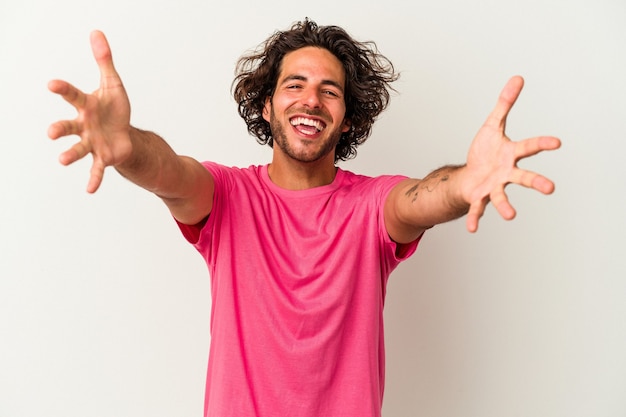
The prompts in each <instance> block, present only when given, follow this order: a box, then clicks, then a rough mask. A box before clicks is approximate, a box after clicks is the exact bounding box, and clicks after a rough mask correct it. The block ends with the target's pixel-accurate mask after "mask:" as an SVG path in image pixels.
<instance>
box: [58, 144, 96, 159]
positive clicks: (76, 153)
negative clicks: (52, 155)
mask: <svg viewBox="0 0 626 417" xmlns="http://www.w3.org/2000/svg"><path fill="white" fill-rule="evenodd" d="M90 151H91V148H90V146H89V145H88V143H87V142H86V141H83V140H81V141H80V142H78V143H76V144H74V145H73V146H72V147H71V148H70V149H68V150H67V151H65V152H63V153H62V154H61V155H59V162H60V163H61V164H63V165H70V164H72V163H74V162H76V161H78V160H79V159H82V158H84V157H85V156H86V155H87V154H88V153H89V152H90Z"/></svg>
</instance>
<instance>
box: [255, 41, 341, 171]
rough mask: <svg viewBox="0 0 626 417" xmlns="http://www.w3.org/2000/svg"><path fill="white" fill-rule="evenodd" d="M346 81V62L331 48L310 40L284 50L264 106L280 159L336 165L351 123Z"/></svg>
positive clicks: (275, 154) (277, 156)
mask: <svg viewBox="0 0 626 417" xmlns="http://www.w3.org/2000/svg"><path fill="white" fill-rule="evenodd" d="M344 86H345V73H344V69H343V66H342V65H341V62H340V61H339V60H338V59H337V58H336V57H335V56H334V55H333V54H332V53H330V52H329V51H328V50H326V49H322V48H317V47H312V46H308V47H304V48H301V49H297V50H295V51H292V52H290V53H288V54H287V55H285V57H284V58H283V61H282V66H281V71H280V74H279V76H278V81H277V83H276V89H275V92H274V95H273V96H272V97H271V98H268V99H267V101H266V103H265V108H264V109H263V118H264V119H265V120H266V121H268V122H269V123H270V127H271V129H272V136H273V138H274V157H275V158H274V159H275V161H276V159H277V158H282V157H287V158H290V159H292V160H295V161H299V162H318V161H324V163H326V161H329V162H328V163H330V164H331V165H334V158H335V152H334V150H335V146H336V145H337V143H338V142H339V139H340V138H341V134H342V133H343V132H347V131H348V130H349V129H350V123H349V121H347V120H346V119H345V112H346V106H345V100H344Z"/></svg>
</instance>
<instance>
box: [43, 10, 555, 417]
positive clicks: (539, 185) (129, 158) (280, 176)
mask: <svg viewBox="0 0 626 417" xmlns="http://www.w3.org/2000/svg"><path fill="white" fill-rule="evenodd" d="M91 43H92V49H93V53H94V56H95V59H96V61H97V62H98V65H99V68H100V71H101V86H100V88H99V89H98V90H97V91H96V92H94V93H93V94H85V93H83V92H81V91H80V90H78V89H76V88H75V87H73V86H71V85H70V84H68V83H66V82H64V81H58V80H56V81H52V82H50V85H49V88H50V90H51V91H52V92H54V93H57V94H59V95H61V96H62V97H63V98H64V99H65V100H67V101H68V102H69V103H70V104H72V105H73V106H74V107H75V108H76V109H77V111H78V117H77V118H76V119H75V120H71V121H59V122H56V123H53V124H52V125H51V126H50V128H49V132H48V134H49V136H50V137H51V138H52V139H57V138H60V137H63V136H67V135H72V134H75V135H79V136H80V141H79V142H78V143H76V144H75V145H73V146H72V147H71V148H70V149H69V150H68V151H66V152H64V153H62V154H61V156H60V161H61V163H62V164H65V165H67V164H71V163H73V162H75V161H76V160H78V159H81V158H83V157H84V156H86V155H87V154H92V156H93V159H94V162H93V166H92V169H91V176H90V180H89V184H88V191H89V192H95V191H96V190H97V189H98V186H99V185H100V183H101V181H102V177H103V174H104V170H105V167H107V166H113V167H115V168H116V169H117V170H118V171H119V172H120V173H121V174H122V175H124V176H125V177H126V178H128V179H129V180H131V181H133V182H134V183H136V184H137V185H139V186H141V187H143V188H145V189H147V190H149V191H151V192H153V193H155V194H156V195H157V196H159V197H160V198H161V199H163V201H164V202H165V204H166V205H167V206H168V207H169V209H170V211H171V213H172V215H173V217H174V218H175V219H176V221H177V222H178V224H179V225H180V228H181V230H182V232H183V234H184V235H185V237H186V238H187V239H188V240H189V241H190V242H191V243H193V244H194V245H195V247H196V248H197V250H198V251H199V252H200V253H201V254H202V255H203V257H204V258H205V260H206V262H207V264H208V266H209V271H210V275H211V280H212V281H211V282H212V303H213V304H212V318H211V348H210V359H209V369H208V376H207V387H206V400H205V415H206V416H219V417H229V416H233V417H235V416H236V417H241V416H292V417H295V416H302V417H304V416H309V417H313V416H315V417H319V416H355V417H356V416H358V417H367V416H379V415H380V412H381V406H382V396H383V387H384V338H383V326H382V311H383V302H384V297H385V287H386V283H387V278H388V277H389V274H390V273H391V272H392V271H393V269H394V268H395V267H396V266H397V265H398V264H399V262H401V261H402V260H404V259H406V258H407V257H408V256H410V255H411V254H412V253H413V252H414V251H415V249H416V247H417V243H418V241H419V239H420V237H421V236H422V234H423V232H424V231H425V230H426V229H428V228H430V227H432V226H434V225H436V224H439V223H443V222H446V221H449V220H452V219H456V218H458V217H460V216H463V215H465V214H467V228H468V230H469V231H470V232H474V231H476V230H477V228H478V222H479V219H480V217H481V216H482V214H483V212H484V210H485V206H486V205H487V204H488V203H489V202H492V203H493V204H494V206H495V207H496V209H497V210H498V212H499V213H500V214H501V215H502V216H503V217H504V218H505V219H512V218H513V217H514V216H515V211H514V209H513V207H512V206H511V205H510V203H509V201H508V199H507V196H506V194H505V192H504V188H505V186H506V185H507V184H510V183H514V184H519V185H522V186H525V187H529V188H533V189H536V190H538V191H540V192H542V193H545V194H548V193H551V192H552V191H553V189H554V185H553V183H552V182H551V181H549V180H548V179H546V178H544V177H543V176H541V175H538V174H536V173H532V172H528V171H525V170H521V169H519V168H518V167H517V166H516V164H517V161H519V160H520V159H522V158H525V157H528V156H531V155H534V154H536V153H538V152H541V151H544V150H552V149H556V148H558V147H559V146H560V141H559V140H558V139H557V138H553V137H536V138H531V139H526V140H523V141H520V142H513V141H511V140H510V139H509V138H508V137H507V136H506V135H505V132H504V127H505V121H506V117H507V114H508V112H509V110H510V109H511V107H512V106H513V104H514V102H515V100H516V99H517V96H518V95H519V93H520V92H521V89H522V84H523V81H522V79H521V78H520V77H514V78H512V79H511V80H510V81H509V82H508V83H507V85H506V86H505V88H504V90H503V91H502V93H501V95H500V97H499V99H498V102H497V105H496V107H495V109H494V110H493V112H492V113H491V115H490V116H489V117H488V119H487V121H486V122H485V124H484V125H483V126H482V128H481V129H480V131H479V132H478V134H477V136H476V137H475V139H474V141H473V142H472V145H471V147H470V151H469V154H468V158H467V161H466V163H465V164H464V165H462V166H455V167H452V166H448V167H443V168H440V169H438V170H436V171H434V172H433V173H431V174H430V175H428V176H427V177H426V178H424V179H421V180H418V179H409V178H405V177H400V176H380V177H376V178H370V177H366V176H361V175H356V174H353V173H351V172H348V171H344V170H342V169H340V168H338V167H337V166H336V165H335V163H336V162H337V161H338V160H341V159H347V158H350V157H352V156H354V155H355V153H356V151H355V149H356V147H357V146H358V145H359V144H360V143H362V142H363V141H364V140H365V139H366V138H367V137H368V136H369V134H370V131H371V126H372V124H373V122H374V120H375V119H376V117H377V116H378V115H379V114H380V112H382V111H383V110H384V108H385V107H386V105H387V103H388V99H389V95H388V88H389V84H390V83H391V82H392V81H394V80H395V79H396V78H397V75H396V74H395V73H394V70H393V66H392V65H391V63H390V62H389V61H387V60H386V58H385V57H384V56H382V55H380V54H379V53H378V52H377V51H376V48H375V46H374V45H373V44H370V43H360V42H357V41H355V40H354V39H352V38H351V37H350V36H349V35H348V34H347V33H346V32H345V31H344V30H342V29H341V28H338V27H335V26H325V27H319V26H317V25H316V24H315V23H314V22H311V21H309V20H306V21H304V22H300V23H297V24H295V25H294V26H292V27H291V28H290V29H289V30H286V31H283V32H277V33H275V34H274V35H273V36H271V37H270V38H269V39H268V40H267V41H266V42H264V43H263V44H262V45H261V47H260V48H259V50H258V51H256V52H254V53H252V54H250V55H248V56H245V57H243V58H242V59H241V60H240V62H239V65H238V69H239V72H238V75H237V77H236V79H235V83H234V85H233V86H234V89H233V90H234V96H235V98H236V100H237V102H238V103H239V113H240V115H241V116H242V117H243V118H244V120H245V121H246V123H247V124H248V130H249V131H250V132H251V133H252V134H254V135H255V136H256V137H257V139H258V140H259V142H261V143H267V144H269V145H271V146H272V147H273V157H272V161H271V163H269V164H267V165H261V166H255V167H250V168H247V169H238V168H227V167H224V166H222V165H219V164H217V163H214V162H204V163H200V162H198V161H196V160H194V159H192V158H189V157H185V156H179V155H177V154H176V153H174V151H173V150H172V149H171V148H170V147H169V146H168V145H167V144H166V143H165V141H164V140H163V139H161V138H160V137H158V136H157V135H155V134H153V133H150V132H146V131H142V130H139V129H137V128H134V127H132V126H131V125H130V104H129V101H128V98H127V95H126V92H125V90H124V87H123V85H122V82H121V79H120V77H119V76H118V74H117V73H116V71H115V68H114V66H113V62H112V58H111V52H110V49H109V46H108V43H107V41H106V39H105V37H104V35H103V34H102V33H100V32H94V33H93V34H92V36H91Z"/></svg>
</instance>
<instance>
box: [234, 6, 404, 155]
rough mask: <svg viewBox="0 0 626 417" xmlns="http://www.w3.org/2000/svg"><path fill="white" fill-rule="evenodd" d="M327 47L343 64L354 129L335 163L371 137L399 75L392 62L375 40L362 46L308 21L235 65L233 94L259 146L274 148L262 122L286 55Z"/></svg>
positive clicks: (279, 34) (343, 140) (340, 145)
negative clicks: (375, 122) (382, 52)
mask: <svg viewBox="0 0 626 417" xmlns="http://www.w3.org/2000/svg"><path fill="white" fill-rule="evenodd" d="M306 46H316V47H321V48H324V49H327V50H328V51H330V52H331V53H332V54H333V55H335V56H336V57H337V58H338V59H339V61H341V63H342V64H343V68H344V70H345V73H346V77H345V79H346V85H345V104H346V115H345V117H346V118H347V119H348V120H350V123H351V128H350V130H349V131H347V132H345V133H343V134H342V136H341V139H340V140H339V143H338V144H337V147H336V148H335V162H337V161H338V160H343V161H345V160H348V159H351V158H354V157H355V156H356V148H357V146H359V145H360V144H362V143H363V142H365V140H366V139H367V138H368V137H369V135H370V134H371V131H372V125H373V124H374V121H375V120H376V117H377V116H378V115H379V114H380V113H381V112H382V111H383V110H384V109H385V108H386V107H387V104H388V103H389V98H390V97H389V90H393V87H391V85H390V83H391V82H393V81H396V80H397V79H398V77H399V74H397V73H396V72H395V70H394V67H393V64H392V63H391V61H389V60H388V59H387V58H386V57H384V56H383V55H382V54H380V53H379V51H378V48H377V46H376V44H375V43H374V42H371V41H368V42H358V41H356V40H354V39H353V38H352V37H351V36H350V35H349V34H348V33H347V32H346V31H345V30H344V29H342V28H340V27H338V26H318V25H317V24H316V23H315V22H313V21H312V20H309V19H308V18H307V19H305V20H304V21H301V22H297V23H295V24H293V25H292V26H291V28H290V29H289V30H286V31H278V32H275V33H274V34H273V35H272V36H270V37H269V38H268V39H266V40H265V41H264V42H263V43H261V44H260V45H259V46H258V47H257V49H256V50H253V51H251V52H250V53H248V54H247V55H244V56H242V57H241V58H240V59H239V61H238V62H237V66H236V76H235V79H234V81H233V84H232V92H233V96H234V98H235V101H236V102H237V103H238V105H239V108H238V111H239V115H240V116H241V117H242V118H243V119H244V120H245V122H246V124H247V126H248V132H249V133H250V134H251V135H252V136H255V137H256V139H257V141H258V142H259V143H261V144H268V145H269V146H273V143H274V141H273V137H272V131H271V129H270V124H269V123H268V122H267V121H266V120H265V119H264V118H263V107H264V106H265V101H266V99H267V97H272V95H273V94H274V90H275V88H276V83H277V81H278V76H279V73H280V69H281V64H282V60H283V57H284V56H285V55H286V54H287V53H289V52H291V51H295V50H297V49H300V48H303V47H306Z"/></svg>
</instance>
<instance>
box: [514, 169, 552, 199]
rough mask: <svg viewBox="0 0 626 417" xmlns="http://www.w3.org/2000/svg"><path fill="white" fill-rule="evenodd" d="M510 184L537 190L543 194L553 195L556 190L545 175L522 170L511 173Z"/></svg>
mask: <svg viewBox="0 0 626 417" xmlns="http://www.w3.org/2000/svg"><path fill="white" fill-rule="evenodd" d="M510 182H511V183H514V184H518V185H521V186H523V187H526V188H531V189H533V190H537V191H539V192H541V193H543V194H552V193H553V192H554V188H555V186H554V183H553V182H552V181H550V180H549V179H548V178H546V177H544V176H543V175H540V174H538V173H536V172H532V171H528V170H524V169H520V168H515V169H514V170H513V171H511V178H510Z"/></svg>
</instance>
